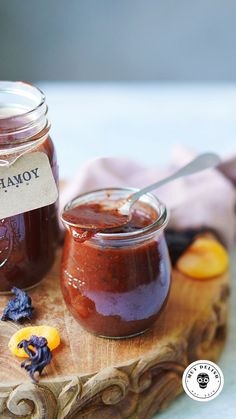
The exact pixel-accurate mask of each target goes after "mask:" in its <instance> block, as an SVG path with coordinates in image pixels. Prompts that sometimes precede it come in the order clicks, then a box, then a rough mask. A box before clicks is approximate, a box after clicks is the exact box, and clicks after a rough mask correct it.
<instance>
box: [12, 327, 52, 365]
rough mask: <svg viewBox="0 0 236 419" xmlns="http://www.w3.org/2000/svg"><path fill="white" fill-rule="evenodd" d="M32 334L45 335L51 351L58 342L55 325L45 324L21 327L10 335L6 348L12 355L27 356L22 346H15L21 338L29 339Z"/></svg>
mask: <svg viewBox="0 0 236 419" xmlns="http://www.w3.org/2000/svg"><path fill="white" fill-rule="evenodd" d="M32 335H36V336H43V337H45V338H46V339H47V341H48V347H49V349H50V350H51V351H52V350H53V349H55V348H57V347H58V346H59V344H60V336H59V333H58V331H57V329H55V327H51V326H45V325H44V326H29V327H23V328H22V329H20V330H18V331H17V332H16V333H14V335H12V337H11V339H10V340H9V343H8V348H9V349H10V351H11V352H12V353H13V355H16V356H19V357H21V358H28V355H27V353H26V352H25V350H24V349H23V348H17V345H18V343H20V342H21V341H22V340H23V339H26V340H29V338H30V337H31V336H32Z"/></svg>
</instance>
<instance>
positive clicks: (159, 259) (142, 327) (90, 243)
mask: <svg viewBox="0 0 236 419" xmlns="http://www.w3.org/2000/svg"><path fill="white" fill-rule="evenodd" d="M132 192H134V190H132V189H122V188H114V189H107V190H106V189H102V190H98V191H94V192H90V193H87V194H83V195H81V196H79V197H78V198H76V199H75V200H73V201H72V202H70V203H69V204H68V205H67V206H66V207H65V210H64V213H63V214H62V220H63V223H64V225H65V227H66V237H65V243H64V251H63V257H62V267H61V289H62V294H63V296H64V299H65V302H66V304H67V307H68V309H69V311H70V312H71V313H72V315H73V316H74V317H75V319H76V320H77V321H78V322H79V323H80V325H81V326H83V327H84V328H85V329H86V330H88V331H89V332H91V333H93V334H95V335H98V336H102V337H109V338H124V337H128V336H135V335H138V334H140V333H143V332H145V331H146V330H148V329H149V328H150V327H151V326H152V325H153V323H154V322H155V321H156V320H157V318H158V317H159V315H160V313H161V311H162V309H163V308H164V306H165V304H166V302H167V299H168V295H169V290H170V281H171V271H170V260H169V255H168V250H167V246H166V241H165V236H164V229H165V227H166V225H167V221H168V213H167V210H166V207H165V205H164V204H163V203H161V202H160V201H159V200H158V199H157V198H156V197H155V196H154V195H151V194H147V195H143V196H142V197H141V198H140V199H139V201H137V202H136V203H135V204H134V205H133V207H132V212H131V219H130V221H129V223H128V224H126V225H124V226H122V227H120V228H115V229H114V230H112V229H109V230H107V231H105V230H104V231H102V232H101V231H100V232H95V231H94V232H92V233H91V231H90V232H89V231H88V232H82V231H81V228H80V226H79V223H77V222H76V214H77V210H78V208H79V207H80V206H81V205H82V206H83V205H86V206H87V208H88V213H87V214H88V215H89V214H91V212H90V209H93V206H94V205H96V206H99V207H101V208H102V210H103V208H109V207H110V205H111V203H112V205H114V203H115V202H116V201H117V205H116V208H118V205H119V202H123V201H122V200H124V199H126V198H127V195H128V194H131V193H132ZM79 214H81V212H80V213H79ZM98 215H101V220H102V219H104V218H102V217H103V215H104V214H103V213H102V212H101V214H98ZM88 221H89V219H88ZM88 224H89V223H88Z"/></svg>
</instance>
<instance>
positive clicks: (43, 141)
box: [0, 82, 59, 292]
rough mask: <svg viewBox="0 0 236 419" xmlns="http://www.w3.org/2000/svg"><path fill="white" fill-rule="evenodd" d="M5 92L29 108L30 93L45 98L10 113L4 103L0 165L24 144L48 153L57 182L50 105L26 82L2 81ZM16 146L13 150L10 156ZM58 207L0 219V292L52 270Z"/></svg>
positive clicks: (24, 284) (30, 283)
mask: <svg viewBox="0 0 236 419" xmlns="http://www.w3.org/2000/svg"><path fill="white" fill-rule="evenodd" d="M0 95H2V96H3V100H6V101H7V100H8V99H9V96H10V99H9V100H12V101H13V103H17V100H18V99H19V100H23V99H24V100H25V101H27V103H26V104H27V109H28V107H29V106H30V104H29V103H28V100H29V99H28V97H30V98H31V97H34V95H36V99H37V101H38V100H39V102H40V101H41V105H38V107H36V109H35V110H34V109H33V110H32V112H29V113H27V112H26V111H24V110H22V109H19V110H18V109H17V108H9V109H10V111H9V109H8V108H7V107H6V108H4V107H3V108H1V106H0V164H1V163H2V162H4V161H6V160H7V159H9V157H10V158H11V156H18V155H19V154H20V153H21V152H19V149H21V147H22V145H23V147H25V149H24V152H27V153H31V152H35V151H41V152H44V153H45V154H46V155H47V156H48V159H49V162H50V165H51V168H52V172H53V176H54V179H55V181H56V183H57V184H58V166H57V160H56V153H55V149H54V145H53V142H52V140H51V138H50V136H49V135H48V129H46V128H45V124H47V119H46V112H47V111H46V109H47V107H46V105H45V103H44V101H43V100H42V99H43V96H42V95H41V92H40V91H39V90H38V89H36V88H34V87H33V86H30V85H27V84H25V83H20V82H19V83H18V82H1V83H0ZM37 95H38V96H39V98H38V97H37ZM26 104H25V106H26ZM42 106H43V107H44V108H43V109H41V107H42ZM6 111H7V112H6ZM18 111H19V115H18V113H17V112H18ZM9 112H10V114H9ZM9 115H10V116H9ZM22 127H24V129H23V128H22ZM45 133H46V135H45ZM28 144H29V145H30V146H29V148H27V147H28ZM34 144H35V146H34ZM11 149H12V150H13V152H12V153H10V154H9V151H10V150H11ZM1 192H2V191H1ZM57 207H58V203H57V202H55V203H54V204H52V205H48V206H44V207H42V208H39V209H36V210H33V211H28V212H25V213H22V214H17V215H15V216H11V217H8V218H5V219H1V220H0V292H7V291H10V290H11V288H12V287H13V286H16V287H19V288H28V287H31V286H33V285H35V284H36V283H37V282H39V281H40V280H41V279H42V278H43V276H44V275H45V274H46V273H47V271H48V270H49V268H50V267H51V265H52V262H53V260H54V256H55V249H56V246H57V245H58V238H59V227H58V215H57V210H58V208H57Z"/></svg>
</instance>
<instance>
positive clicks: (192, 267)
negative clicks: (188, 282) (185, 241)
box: [176, 236, 229, 279]
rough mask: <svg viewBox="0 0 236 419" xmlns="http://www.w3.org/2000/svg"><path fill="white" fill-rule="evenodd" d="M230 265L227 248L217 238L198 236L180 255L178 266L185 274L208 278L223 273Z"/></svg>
mask: <svg viewBox="0 0 236 419" xmlns="http://www.w3.org/2000/svg"><path fill="white" fill-rule="evenodd" d="M228 266H229V256H228V253H227V251H226V249H225V248H224V247H223V246H222V244H221V243H220V242H218V241H217V240H216V239H213V238H209V237H201V236H200V237H197V238H196V239H195V240H194V242H193V243H192V244H191V245H190V246H189V247H188V248H187V250H186V251H185V252H184V253H183V254H182V255H181V256H180V258H179V259H178V261H177V264H176V267H177V269H178V270H179V271H180V272H182V273H183V274H184V275H187V276H190V277H192V278H197V279H207V278H213V277H216V276H219V275H222V274H223V273H224V272H225V271H226V270H227V268H228Z"/></svg>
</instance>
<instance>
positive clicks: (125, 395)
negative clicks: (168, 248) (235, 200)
mask: <svg viewBox="0 0 236 419" xmlns="http://www.w3.org/2000/svg"><path fill="white" fill-rule="evenodd" d="M60 256H61V255H60V252H58V255H57V260H56V263H55V265H54V267H53V269H52V270H51V272H50V273H49V274H48V275H47V277H46V278H45V279H44V280H43V281H42V282H41V283H40V284H39V285H38V286H37V287H35V288H34V289H32V290H31V291H30V292H29V293H30V296H31V297H32V300H33V304H34V307H35V313H34V318H33V319H32V321H31V324H32V325H40V324H48V325H51V326H54V327H57V328H58V330H59V332H60V336H61V345H60V347H59V348H58V349H56V350H55V351H53V361H52V363H51V364H50V365H49V366H48V367H47V368H46V370H45V372H44V374H43V376H42V378H41V380H40V382H39V384H38V385H35V384H33V383H32V382H31V380H30V379H29V378H28V376H27V373H26V372H25V371H24V370H23V369H21V368H20V362H21V360H20V359H19V358H16V357H14V356H12V355H11V353H10V352H9V350H8V346H7V345H8V341H9V339H10V337H11V335H12V334H13V333H14V332H15V331H16V330H17V329H19V328H20V327H22V326H19V325H16V324H14V323H12V322H0V418H1V419H5V418H13V417H17V418H24V419H29V418H31V419H32V418H34V419H36V418H37V419H51V418H60V419H62V418H70V419H71V418H73V419H74V418H102V419H103V418H111V417H112V418H133V419H134V418H135V419H136V418H145V419H148V418H151V417H152V415H153V414H154V413H155V412H156V411H158V410H159V409H162V408H164V407H165V406H166V405H167V404H168V403H169V402H170V401H171V400H172V399H174V398H175V397H176V396H177V395H178V394H179V393H181V391H182V385H181V378H182V373H183V370H184V369H185V367H186V366H187V365H188V364H189V363H190V362H192V361H193V360H195V359H209V360H213V361H214V360H216V359H217V358H218V356H219V354H220V352H221V350H222V348H223V345H224V342H225V337H226V323H227V301H228V295H229V276H228V273H226V274H225V275H223V276H220V277H217V278H214V279H211V280H202V281H200V280H199V281H197V280H192V279H190V278H187V277H184V276H183V275H181V274H180V273H178V272H177V271H173V273H172V286H171V291H170V296H169V301H168V303H167V305H166V307H165V309H164V311H163V312H162V313H161V316H160V317H159V319H158V320H157V322H156V323H155V325H154V327H153V328H152V329H151V330H150V331H148V332H147V333H145V334H144V335H141V336H139V337H135V338H129V339H123V340H110V339H102V338H99V337H95V336H93V335H91V334H89V333H87V332H86V331H84V330H83V329H82V328H81V327H80V326H79V324H78V323H77V322H76V321H75V320H74V319H73V318H72V316H71V315H70V314H69V312H68V310H67V308H66V306H65V304H64V301H63V298H62V295H61V291H60V286H59V266H60ZM8 300H9V296H3V295H1V296H0V310H1V311H2V310H3V308H4V306H5V304H6V303H7V301H8ZM24 325H30V323H28V322H27V323H25V324H24ZM14 415H15V416H14Z"/></svg>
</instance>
